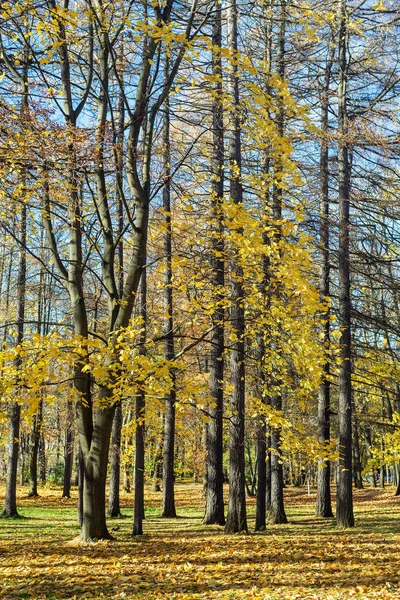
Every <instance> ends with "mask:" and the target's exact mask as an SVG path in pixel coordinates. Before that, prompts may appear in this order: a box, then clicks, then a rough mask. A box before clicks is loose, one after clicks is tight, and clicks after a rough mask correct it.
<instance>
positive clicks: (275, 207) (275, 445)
mask: <svg viewBox="0 0 400 600" xmlns="http://www.w3.org/2000/svg"><path fill="white" fill-rule="evenodd" d="M285 37H286V0H281V2H280V9H279V30H278V52H277V73H278V75H279V77H280V78H281V79H282V80H283V81H284V79H285ZM277 102H278V114H277V129H278V133H279V135H280V136H281V137H283V135H284V120H285V114H284V104H283V99H282V98H281V97H280V96H278V100H277ZM282 171H283V165H282V158H281V157H280V156H279V154H277V155H276V157H275V165H274V186H273V198H272V212H273V215H272V216H273V220H274V223H275V225H274V226H275V236H274V238H275V241H276V242H277V243H279V240H280V239H281V235H282V234H281V231H280V222H281V219H282V194H283V189H282V187H281V185H280V181H281V178H282ZM276 294H277V295H278V296H279V294H280V290H279V282H278V287H277V290H276ZM275 350H276V352H277V354H278V355H280V354H281V349H280V348H279V342H278V345H276V348H275ZM274 379H275V381H274V387H277V386H278V384H280V385H281V383H282V382H281V381H280V375H279V373H277V374H276V375H275V377H274ZM280 385H279V386H280ZM271 406H272V408H274V409H275V410H276V411H281V410H282V396H281V393H280V392H278V393H277V394H275V395H274V396H273V397H272V399H271ZM269 520H270V522H271V523H287V518H286V513H285V509H284V499H283V466H282V457H281V432H280V430H279V429H278V428H276V427H272V428H271V508H270V510H269Z"/></svg>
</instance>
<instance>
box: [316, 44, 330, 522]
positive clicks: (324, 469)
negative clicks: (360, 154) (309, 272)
mask: <svg viewBox="0 0 400 600" xmlns="http://www.w3.org/2000/svg"><path fill="white" fill-rule="evenodd" d="M332 63H333V55H332V52H330V55H329V58H328V62H327V65H326V69H325V79H324V86H323V89H322V92H321V135H322V138H321V152H320V186H321V187H320V189H321V201H320V211H321V216H320V229H319V231H320V244H321V269H320V279H319V290H320V299H321V301H322V302H327V301H328V299H329V298H330V248H329V242H330V239H329V237H330V236H329V162H328V161H329V144H328V134H329V86H330V80H331V71H332ZM321 327H322V331H323V336H324V337H323V345H324V352H325V353H328V352H329V348H330V308H329V305H327V308H326V310H325V311H324V312H323V313H322V314H321ZM330 398H331V384H330V359H329V357H328V356H327V357H326V359H325V362H324V364H323V367H322V380H321V385H320V388H319V391H318V439H319V442H320V444H323V445H326V444H327V442H329V441H330ZM330 480H331V463H330V461H329V460H318V476H317V503H316V509H315V514H316V515H317V517H326V518H329V517H333V512H332V501H331V484H330Z"/></svg>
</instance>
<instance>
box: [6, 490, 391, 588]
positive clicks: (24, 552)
mask: <svg viewBox="0 0 400 600" xmlns="http://www.w3.org/2000/svg"><path fill="white" fill-rule="evenodd" d="M27 491H28V490H27V489H24V488H22V490H20V495H19V503H18V504H19V509H20V515H21V517H20V518H19V519H0V598H5V599H7V600H8V599H9V600H12V599H15V598H30V599H38V600H39V599H40V600H42V599H45V598H46V599H54V598H62V599H73V598H75V599H76V600H78V599H81V598H109V599H113V600H114V599H119V598H124V599H127V600H128V599H132V598H135V599H136V598H138V599H140V598H141V599H143V600H150V599H153V598H166V599H170V598H176V599H180V600H184V599H189V598H190V599H192V598H193V599H196V598H210V599H218V600H228V599H229V600H231V599H232V600H235V599H239V598H252V599H253V600H256V599H259V600H261V599H262V600H264V599H287V598H321V599H325V600H327V599H341V598H361V599H364V598H387V599H389V598H399V599H400V572H399V571H400V498H395V497H393V490H392V489H391V488H388V489H386V490H383V491H382V490H380V489H371V488H368V489H365V490H360V491H356V492H355V514H356V526H355V528H354V529H347V530H338V529H336V527H335V522H334V520H333V519H327V520H323V519H317V518H316V517H315V516H314V504H315V491H313V492H312V493H311V495H307V491H304V490H299V489H287V490H285V502H286V509H287V514H288V519H289V524H288V525H273V526H271V525H270V526H268V528H267V531H265V532H263V533H253V532H252V528H253V527H254V513H255V507H254V499H250V500H249V528H250V532H251V533H249V534H247V535H229V536H227V535H225V534H224V533H223V528H221V527H218V526H213V527H209V526H208V527H206V526H204V525H202V523H201V519H202V514H203V508H204V498H203V496H202V490H201V486H200V485H194V484H189V483H187V484H178V485H177V494H176V504H177V510H178V514H179V515H180V516H179V518H177V519H163V518H161V517H160V516H159V515H160V506H161V494H157V493H152V492H150V491H147V494H146V497H147V504H146V521H145V523H144V527H145V535H143V536H141V537H138V538H132V537H131V535H130V534H131V529H132V502H133V499H132V495H131V494H123V495H122V506H123V513H124V517H123V518H120V519H112V520H111V519H110V521H109V526H110V529H111V530H112V533H113V535H115V538H116V541H114V542H97V543H94V544H81V543H78V542H76V541H75V542H71V540H73V538H76V536H77V535H78V533H79V530H78V526H77V523H76V502H77V500H76V492H74V497H73V498H71V499H70V500H65V499H64V500H62V499H61V498H60V496H61V492H60V490H59V489H56V488H53V489H51V488H42V489H40V490H39V493H40V497H39V498H33V499H30V498H28V497H27ZM3 496H4V487H1V486H0V502H1V504H2V499H3Z"/></svg>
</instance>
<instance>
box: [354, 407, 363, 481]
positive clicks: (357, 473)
mask: <svg viewBox="0 0 400 600" xmlns="http://www.w3.org/2000/svg"><path fill="white" fill-rule="evenodd" d="M352 412H353V465H354V466H353V470H354V487H355V488H356V489H358V490H362V489H363V481H362V467H361V457H360V440H359V437H358V420H357V415H356V412H355V409H354V402H353V407H352Z"/></svg>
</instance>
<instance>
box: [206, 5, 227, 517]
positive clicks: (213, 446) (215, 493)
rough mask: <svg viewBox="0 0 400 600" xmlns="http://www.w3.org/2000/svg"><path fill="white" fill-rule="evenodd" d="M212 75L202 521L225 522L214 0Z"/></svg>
mask: <svg viewBox="0 0 400 600" xmlns="http://www.w3.org/2000/svg"><path fill="white" fill-rule="evenodd" d="M212 44H213V49H214V50H213V53H214V54H213V75H214V76H215V78H216V83H215V85H214V99H213V122H212V131H213V155H212V161H211V162H212V164H211V171H212V211H213V215H212V218H213V221H214V222H215V226H214V229H215V231H214V236H213V238H212V249H211V252H212V257H211V268H212V286H213V293H214V294H215V298H214V301H215V306H216V308H215V311H214V312H213V314H212V324H213V331H212V334H211V340H210V343H211V349H210V405H209V413H210V417H211V419H210V422H209V423H208V426H207V431H206V440H207V462H206V510H205V516H204V520H203V523H205V524H206V525H212V524H216V525H225V515H224V494H223V484H224V472H223V402H224V391H223V381H224V317H225V314H224V309H223V306H222V303H223V300H224V283H225V276H224V272H225V260H224V239H223V235H224V223H223V208H222V202H223V197H224V174H223V168H224V121H223V106H222V79H221V76H222V61H221V54H220V52H219V48H220V47H221V44H222V31H221V4H220V2H219V1H218V0H217V1H216V2H215V15H214V19H213V23H212Z"/></svg>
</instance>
